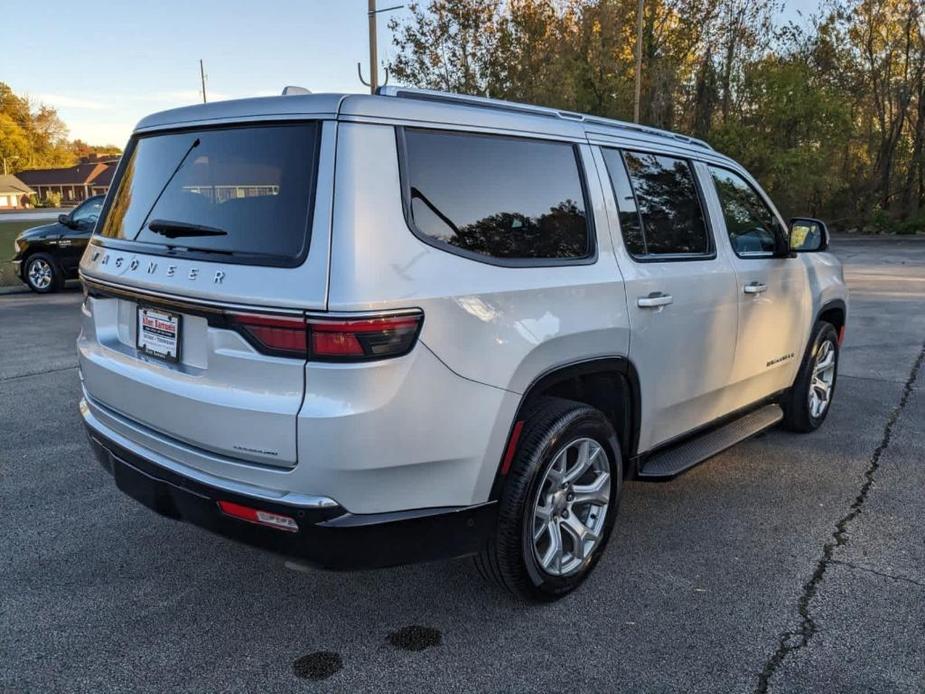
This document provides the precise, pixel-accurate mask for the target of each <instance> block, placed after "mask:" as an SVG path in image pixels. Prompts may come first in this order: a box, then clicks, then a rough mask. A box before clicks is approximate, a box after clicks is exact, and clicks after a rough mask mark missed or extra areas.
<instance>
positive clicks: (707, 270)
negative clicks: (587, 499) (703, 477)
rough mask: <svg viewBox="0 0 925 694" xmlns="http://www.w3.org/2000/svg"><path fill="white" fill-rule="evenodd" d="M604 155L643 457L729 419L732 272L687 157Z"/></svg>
mask: <svg viewBox="0 0 925 694" xmlns="http://www.w3.org/2000/svg"><path fill="white" fill-rule="evenodd" d="M600 151H601V155H602V157H603V163H604V165H605V168H606V170H607V172H608V173H609V175H610V181H611V184H612V192H613V198H610V197H608V209H609V211H610V216H611V219H612V220H617V219H618V220H619V228H620V232H621V235H622V238H623V243H622V244H621V243H619V241H618V239H616V238H615V239H614V246H615V247H616V249H617V259H618V262H619V264H620V269H621V271H622V273H623V277H624V280H625V283H626V301H627V304H628V306H627V309H628V312H629V316H630V325H631V336H630V350H629V352H630V359H631V360H632V362H633V363H634V364H635V366H636V369H637V370H638V372H639V375H640V405H641V408H642V416H641V426H640V432H639V452H645V451H647V450H650V449H652V448H654V447H656V446H658V445H660V444H663V443H666V442H668V441H670V440H671V439H674V438H677V437H679V436H681V435H683V434H685V433H687V432H690V431H692V430H694V429H696V428H698V427H701V426H703V425H705V424H708V423H709V422H711V421H713V420H715V419H717V418H719V417H721V416H723V415H724V414H727V413H728V411H729V409H730V406H729V403H728V395H727V390H726V388H727V386H728V383H729V379H730V376H731V373H732V366H733V361H734V358H735V347H736V344H735V341H736V333H737V322H738V302H737V295H736V275H735V272H734V270H733V267H732V264H731V262H730V260H729V258H728V254H727V252H726V250H725V249H724V248H717V244H716V243H715V240H714V239H713V238H712V234H711V232H710V226H709V225H708V224H707V220H706V215H705V212H704V205H703V202H702V199H701V195H700V191H699V188H698V186H697V183H696V180H695V175H694V169H693V165H692V163H691V162H690V161H688V160H686V159H682V158H677V157H670V156H666V155H662V154H653V153H648V152H639V151H630V150H625V151H621V150H619V149H616V148H610V147H602V148H601V150H600ZM606 192H607V191H606V190H605V193H606ZM614 198H615V206H614V205H613V203H614ZM616 226H617V225H616V224H612V227H614V228H616ZM615 236H616V234H615Z"/></svg>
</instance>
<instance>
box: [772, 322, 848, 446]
mask: <svg viewBox="0 0 925 694" xmlns="http://www.w3.org/2000/svg"><path fill="white" fill-rule="evenodd" d="M838 351H839V346H838V332H837V331H836V330H835V326H833V325H832V324H831V323H826V322H824V321H819V322H818V323H816V325H815V327H814V328H813V333H812V336H811V338H810V341H809V346H808V347H807V348H806V354H805V355H804V356H803V362H802V364H800V370H799V372H798V373H797V378H796V381H794V383H793V387H792V388H791V389H790V391H789V392H788V393H787V395H786V396H785V397H784V399H783V402H782V405H783V407H784V426H785V427H786V428H787V429H790V430H791V431H797V432H801V433H806V432H810V431H815V430H816V429H818V428H819V427H820V425H821V424H822V423H823V422H824V421H825V418H826V415H828V414H829V409H830V406H831V404H832V398H833V397H834V395H835V381H836V379H837V377H838Z"/></svg>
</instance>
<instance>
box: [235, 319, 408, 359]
mask: <svg viewBox="0 0 925 694" xmlns="http://www.w3.org/2000/svg"><path fill="white" fill-rule="evenodd" d="M225 316H226V319H227V320H228V322H229V324H230V326H231V327H232V328H234V329H235V330H237V331H238V332H239V333H241V334H242V335H243V336H244V337H245V338H247V340H248V341H249V342H250V343H251V344H252V345H254V347H256V348H257V349H258V350H260V351H261V352H263V353H264V354H271V355H275V356H281V357H300V358H302V359H310V360H314V361H369V360H373V359H386V358H388V357H399V356H402V355H403V354H407V353H408V352H410V351H411V349H412V348H413V347H414V344H415V342H416V341H417V337H418V334H419V333H420V331H421V324H422V323H423V322H424V314H423V313H421V312H417V313H408V312H403V313H399V314H391V315H390V314H385V315H380V316H375V317H371V318H367V317H363V318H349V317H331V318H328V317H319V316H310V317H307V318H306V317H295V316H292V317H290V316H275V315H266V314H256V313H227V314H225Z"/></svg>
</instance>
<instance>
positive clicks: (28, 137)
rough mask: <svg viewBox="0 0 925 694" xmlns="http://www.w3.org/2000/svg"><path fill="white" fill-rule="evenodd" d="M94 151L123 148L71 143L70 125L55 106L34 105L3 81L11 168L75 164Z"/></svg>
mask: <svg viewBox="0 0 925 694" xmlns="http://www.w3.org/2000/svg"><path fill="white" fill-rule="evenodd" d="M91 152H97V153H100V154H119V153H121V150H119V148H118V147H114V146H112V145H107V146H105V147H93V146H90V145H87V144H86V143H83V142H81V141H80V140H75V141H74V142H70V141H69V140H68V130H67V126H66V125H65V124H64V122H63V121H62V120H61V118H60V117H59V116H58V112H57V111H56V110H55V109H54V108H52V107H50V106H46V105H44V104H39V105H35V104H32V103H30V102H29V100H28V99H25V98H23V97H21V96H17V95H16V94H15V93H14V92H13V90H12V89H10V87H9V85H6V84H4V83H3V82H0V156H2V157H4V158H5V159H6V160H7V164H8V168H9V169H10V170H14V171H16V170H22V169H30V168H49V167H56V166H72V165H73V164H75V163H76V162H77V161H78V158H79V157H80V156H84V153H87V154H89V153H91ZM14 162H15V163H14Z"/></svg>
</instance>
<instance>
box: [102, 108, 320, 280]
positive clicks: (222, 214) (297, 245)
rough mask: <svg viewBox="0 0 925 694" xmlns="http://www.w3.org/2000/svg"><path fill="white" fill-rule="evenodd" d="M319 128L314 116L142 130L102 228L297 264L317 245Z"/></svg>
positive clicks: (132, 237) (178, 249)
mask: <svg viewBox="0 0 925 694" xmlns="http://www.w3.org/2000/svg"><path fill="white" fill-rule="evenodd" d="M319 133H320V127H319V126H318V124H316V123H308V124H299V125H274V126H258V127H240V128H225V129H212V130H197V131H184V132H175V133H169V134H163V135H160V134H158V135H150V136H144V137H140V138H138V139H137V140H135V141H134V142H133V143H132V145H131V147H130V151H129V153H128V155H127V156H128V160H127V161H126V163H125V165H124V170H123V173H122V175H121V178H120V180H119V182H118V187H117V189H116V192H115V194H114V195H113V198H112V202H111V204H110V206H109V209H108V211H107V213H106V218H105V220H104V221H103V223H102V224H101V225H100V227H99V229H100V231H99V233H100V235H101V236H104V237H108V238H113V239H122V240H128V241H136V242H140V243H145V244H154V245H157V246H159V247H161V248H162V249H163V248H164V247H169V248H170V249H173V250H172V252H173V253H176V254H179V255H182V254H183V253H184V251H186V252H190V253H197V252H205V253H217V254H221V255H224V256H226V257H234V258H236V259H238V260H239V261H241V262H254V263H267V264H280V265H294V264H297V263H298V262H301V260H303V259H304V257H305V254H306V252H307V249H308V241H309V239H308V233H309V222H310V218H311V202H312V198H313V194H314V186H315V180H314V179H315V163H316V159H317V153H318V141H319Z"/></svg>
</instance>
